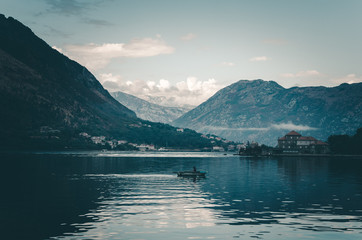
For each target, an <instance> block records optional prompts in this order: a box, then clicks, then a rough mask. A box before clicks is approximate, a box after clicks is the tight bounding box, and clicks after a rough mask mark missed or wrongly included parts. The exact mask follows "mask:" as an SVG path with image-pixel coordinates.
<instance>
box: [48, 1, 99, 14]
mask: <svg viewBox="0 0 362 240" xmlns="http://www.w3.org/2000/svg"><path fill="white" fill-rule="evenodd" d="M45 2H46V3H47V4H48V5H49V6H50V9H48V12H50V13H57V14H63V15H78V14H80V13H81V12H83V11H84V10H86V9H87V8H88V7H89V6H90V5H91V4H92V2H81V1H77V0H45Z"/></svg>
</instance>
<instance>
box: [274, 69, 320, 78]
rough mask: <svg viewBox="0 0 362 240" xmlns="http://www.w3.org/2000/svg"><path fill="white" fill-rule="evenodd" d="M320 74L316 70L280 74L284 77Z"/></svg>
mask: <svg viewBox="0 0 362 240" xmlns="http://www.w3.org/2000/svg"><path fill="white" fill-rule="evenodd" d="M321 75H322V74H321V73H320V72H318V71H317V70H307V71H300V72H297V73H283V74H281V76H282V77H284V78H299V77H315V76H321Z"/></svg>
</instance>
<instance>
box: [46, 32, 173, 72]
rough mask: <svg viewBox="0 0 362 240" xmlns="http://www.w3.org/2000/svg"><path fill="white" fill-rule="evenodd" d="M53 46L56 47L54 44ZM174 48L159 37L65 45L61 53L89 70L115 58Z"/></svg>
mask: <svg viewBox="0 0 362 240" xmlns="http://www.w3.org/2000/svg"><path fill="white" fill-rule="evenodd" d="M53 48H57V47H56V46H54V47H53ZM174 50H175V49H174V48H173V47H171V46H169V45H167V44H166V43H165V42H164V41H163V40H162V39H161V38H159V37H158V38H156V39H153V38H143V39H133V40H131V41H130V42H129V43H104V44H94V43H89V44H86V45H66V46H65V48H64V51H63V53H64V54H66V55H67V56H68V57H70V58H72V59H74V60H76V61H78V62H79V63H81V64H83V65H84V66H86V67H87V68H88V69H90V70H91V71H95V70H99V69H102V68H104V67H105V66H107V65H108V64H109V63H110V61H111V60H112V59H115V58H121V57H124V58H143V57H153V56H157V55H161V54H171V53H173V52H174Z"/></svg>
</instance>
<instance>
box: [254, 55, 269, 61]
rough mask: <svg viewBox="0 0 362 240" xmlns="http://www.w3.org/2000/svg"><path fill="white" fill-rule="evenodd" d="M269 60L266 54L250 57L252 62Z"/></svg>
mask: <svg viewBox="0 0 362 240" xmlns="http://www.w3.org/2000/svg"><path fill="white" fill-rule="evenodd" d="M267 60H269V58H267V57H266V56H260V57H253V58H250V59H249V61H250V62H263V61H267Z"/></svg>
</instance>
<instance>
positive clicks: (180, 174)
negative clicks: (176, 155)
mask: <svg viewBox="0 0 362 240" xmlns="http://www.w3.org/2000/svg"><path fill="white" fill-rule="evenodd" d="M176 173H177V176H178V177H205V175H206V172H204V171H183V172H176Z"/></svg>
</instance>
